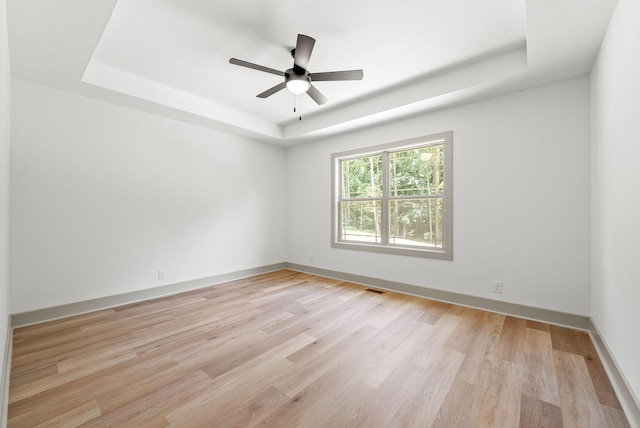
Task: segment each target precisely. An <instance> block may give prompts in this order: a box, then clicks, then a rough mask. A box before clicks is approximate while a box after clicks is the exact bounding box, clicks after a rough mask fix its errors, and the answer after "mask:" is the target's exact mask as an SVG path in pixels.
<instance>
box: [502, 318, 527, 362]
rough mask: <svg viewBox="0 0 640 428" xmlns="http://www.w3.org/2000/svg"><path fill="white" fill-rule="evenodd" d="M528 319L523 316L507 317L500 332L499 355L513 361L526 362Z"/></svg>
mask: <svg viewBox="0 0 640 428" xmlns="http://www.w3.org/2000/svg"><path fill="white" fill-rule="evenodd" d="M526 328H527V321H526V320H523V319H521V318H515V317H506V318H505V320H504V324H503V325H502V331H501V332H500V345H499V347H498V357H499V358H501V359H503V360H507V361H511V362H513V363H517V364H522V365H524V363H525V358H526V354H525V352H524V349H525V344H524V341H525V332H526V330H525V329H526Z"/></svg>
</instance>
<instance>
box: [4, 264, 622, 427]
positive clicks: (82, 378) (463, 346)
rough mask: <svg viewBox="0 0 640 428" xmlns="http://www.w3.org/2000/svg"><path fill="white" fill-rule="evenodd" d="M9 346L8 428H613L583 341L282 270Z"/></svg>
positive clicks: (22, 336)
mask: <svg viewBox="0 0 640 428" xmlns="http://www.w3.org/2000/svg"><path fill="white" fill-rule="evenodd" d="M13 338H14V339H13V354H12V371H11V378H10V395H9V402H10V404H9V415H8V416H9V417H8V422H9V428H20V427H29V428H32V427H35V426H55V427H61V428H66V427H75V426H84V427H91V426H95V427H103V426H136V427H138V426H140V427H142V426H144V427H165V426H175V427H184V426H188V427H207V428H209V427H211V426H215V427H232V426H238V427H253V426H266V427H283V426H286V427H289V426H308V427H326V426H331V427H362V426H366V427H384V428H387V427H390V426H402V427H428V426H432V427H455V428H463V427H482V428H484V427H493V426H509V427H510V426H520V427H538V426H553V427H561V426H566V427H578V426H579V427H582V426H587V427H588V426H602V427H605V426H606V427H623V428H626V427H628V421H627V420H626V418H625V415H624V413H623V411H622V410H621V409H620V408H619V402H618V400H617V398H616V396H615V393H614V391H613V388H612V387H611V383H610V382H609V380H608V378H607V377H606V372H605V371H604V369H603V367H602V364H601V362H600V360H599V358H598V356H597V354H596V352H595V348H594V347H593V344H592V343H591V341H590V338H589V336H588V334H586V333H585V332H580V331H576V330H570V329H564V328H562V327H557V326H550V325H548V324H544V323H540V322H534V321H528V320H526V321H525V320H522V319H517V318H514V317H509V316H505V315H502V314H496V313H491V312H486V311H481V310H477V309H473V308H467V307H461V306H456V305H452V304H449V303H442V302H433V301H429V300H426V299H422V298H419V297H416V296H408V295H401V294H398V293H394V292H391V291H384V292H382V293H376V292H372V291H370V290H368V288H367V287H365V286H362V285H357V284H353V283H349V282H344V281H340V280H334V279H328V278H322V277H318V276H314V275H310V274H303V273H299V272H293V271H289V270H280V271H276V272H270V273H267V274H263V275H257V276H255V277H251V278H244V279H238V280H234V281H229V282H226V283H223V284H217V285H215V286H213V287H208V288H203V289H199V290H191V291H189V292H186V293H181V294H178V295H175V296H169V297H165V298H162V299H157V300H148V301H143V302H137V303H134V304H130V305H125V306H121V307H118V308H113V309H108V310H104V311H98V312H94V313H90V314H84V315H79V316H75V317H71V318H68V319H63V320H56V321H53V322H50V323H43V324H40V325H34V326H28V327H25V328H21V329H16V330H15V332H14V335H13Z"/></svg>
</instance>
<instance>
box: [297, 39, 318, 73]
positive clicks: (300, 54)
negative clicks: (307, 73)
mask: <svg viewBox="0 0 640 428" xmlns="http://www.w3.org/2000/svg"><path fill="white" fill-rule="evenodd" d="M315 44H316V39H314V38H312V37H309V36H305V35H304V34H298V41H297V43H296V53H295V57H294V59H293V64H294V65H297V66H298V67H300V68H302V69H303V70H306V69H307V66H308V65H309V58H311V52H312V51H313V45H315Z"/></svg>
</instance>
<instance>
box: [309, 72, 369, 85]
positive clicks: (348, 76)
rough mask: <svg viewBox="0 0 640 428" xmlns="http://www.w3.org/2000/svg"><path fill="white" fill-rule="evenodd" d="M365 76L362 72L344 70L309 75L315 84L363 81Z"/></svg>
mask: <svg viewBox="0 0 640 428" xmlns="http://www.w3.org/2000/svg"><path fill="white" fill-rule="evenodd" d="M363 75H364V73H363V72H362V70H344V71H327V72H325V73H309V78H310V79H311V80H313V81H315V82H319V81H328V80H362V77H363Z"/></svg>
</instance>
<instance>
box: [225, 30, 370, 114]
mask: <svg viewBox="0 0 640 428" xmlns="http://www.w3.org/2000/svg"><path fill="white" fill-rule="evenodd" d="M315 43H316V40H315V39H314V38H312V37H309V36H305V35H304V34H298V41H297V43H296V47H295V48H294V49H291V56H292V57H293V68H290V69H288V70H287V71H278V70H275V69H273V68H269V67H264V66H262V65H258V64H253V63H251V62H247V61H243V60H241V59H237V58H231V59H230V60H229V62H230V63H231V64H235V65H239V66H241V67H247V68H252V69H254V70H259V71H264V72H265V73H271V74H275V75H277V76H282V77H284V81H283V82H281V83H278V84H277V85H276V86H274V87H273V88H270V89H267V90H266V91H264V92H262V93H261V94H258V95H257V97H258V98H267V97H269V96H271V95H273V94H275V93H276V92H278V91H281V90H282V89H284V88H287V89H288V90H289V91H290V92H291V93H293V94H296V95H297V94H304V93H305V92H306V93H307V95H309V96H310V97H311V99H313V101H315V102H316V103H317V104H324V103H326V102H327V101H329V100H328V99H327V97H325V96H324V95H322V93H321V92H320V91H318V89H317V88H316V87H315V86H313V84H312V83H311V82H320V81H331V80H362V76H363V72H362V70H344V71H327V72H323V73H309V71H308V70H307V66H308V64H309V58H311V52H312V51H313V46H314V45H315Z"/></svg>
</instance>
